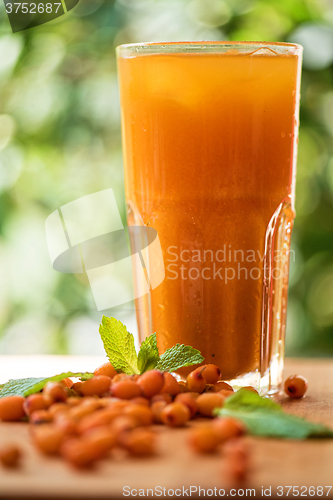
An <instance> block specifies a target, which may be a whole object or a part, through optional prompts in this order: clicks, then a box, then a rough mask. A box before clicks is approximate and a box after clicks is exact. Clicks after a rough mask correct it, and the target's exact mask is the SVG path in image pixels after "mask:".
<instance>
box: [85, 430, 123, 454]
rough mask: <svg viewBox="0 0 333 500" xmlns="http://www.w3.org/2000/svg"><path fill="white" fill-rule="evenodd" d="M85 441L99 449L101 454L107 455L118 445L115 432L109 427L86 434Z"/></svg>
mask: <svg viewBox="0 0 333 500" xmlns="http://www.w3.org/2000/svg"><path fill="white" fill-rule="evenodd" d="M84 440H85V442H89V443H90V444H93V445H94V446H95V447H96V448H97V449H98V448H99V449H100V452H101V454H106V453H107V452H108V451H110V450H111V449H112V448H114V446H115V445H116V444H117V438H116V434H115V432H114V430H113V429H111V428H110V427H109V426H107V425H105V426H102V427H97V428H95V429H91V430H89V431H88V432H86V433H85V435H84Z"/></svg>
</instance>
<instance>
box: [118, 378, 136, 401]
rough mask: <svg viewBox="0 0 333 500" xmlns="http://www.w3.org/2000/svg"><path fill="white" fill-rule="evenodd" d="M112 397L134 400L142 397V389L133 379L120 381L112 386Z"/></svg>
mask: <svg viewBox="0 0 333 500" xmlns="http://www.w3.org/2000/svg"><path fill="white" fill-rule="evenodd" d="M111 392H112V395H113V396H115V397H116V398H120V399H132V398H137V397H139V396H141V388H140V386H139V384H138V383H137V382H135V381H134V380H131V379H124V380H120V381H119V382H115V383H113V384H112V386H111Z"/></svg>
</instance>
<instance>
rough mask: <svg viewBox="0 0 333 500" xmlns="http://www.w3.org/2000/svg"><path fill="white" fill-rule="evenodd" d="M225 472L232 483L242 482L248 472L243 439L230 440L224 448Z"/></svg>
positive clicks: (245, 446) (247, 452) (247, 458)
mask: <svg viewBox="0 0 333 500" xmlns="http://www.w3.org/2000/svg"><path fill="white" fill-rule="evenodd" d="M224 454H225V458H226V460H225V472H226V473H227V475H228V477H230V478H231V479H232V480H233V481H235V482H239V481H244V480H245V479H246V476H247V474H248V471H249V450H248V447H247V445H246V443H245V442H244V440H243V439H240V438H237V439H231V440H230V441H228V443H227V444H226V445H225V446H224Z"/></svg>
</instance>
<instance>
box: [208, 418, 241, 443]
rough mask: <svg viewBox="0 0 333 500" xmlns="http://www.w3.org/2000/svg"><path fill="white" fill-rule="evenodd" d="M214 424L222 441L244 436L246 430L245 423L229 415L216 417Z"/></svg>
mask: <svg viewBox="0 0 333 500" xmlns="http://www.w3.org/2000/svg"><path fill="white" fill-rule="evenodd" d="M212 426H213V428H214V430H215V432H216V434H217V435H218V437H219V439H220V441H221V442H225V441H228V440H229V439H233V438H236V437H239V436H242V435H243V434H245V432H246V429H245V427H244V425H243V424H242V423H241V422H240V421H239V420H236V419H234V418H229V417H223V418H215V419H214V420H213V422H212Z"/></svg>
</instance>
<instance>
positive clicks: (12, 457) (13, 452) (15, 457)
mask: <svg viewBox="0 0 333 500" xmlns="http://www.w3.org/2000/svg"><path fill="white" fill-rule="evenodd" d="M21 456H22V452H21V450H20V448H18V447H17V446H16V445H14V444H7V445H4V446H2V447H1V449H0V462H1V465H3V466H4V467H12V468H14V467H17V466H18V465H19V461H20V459H21Z"/></svg>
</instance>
